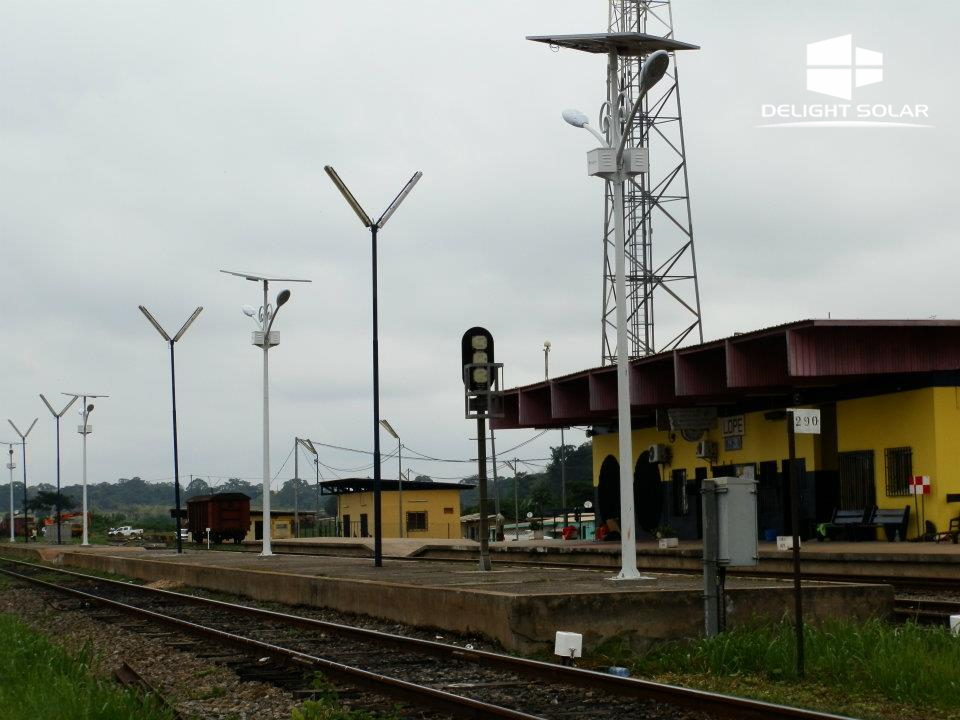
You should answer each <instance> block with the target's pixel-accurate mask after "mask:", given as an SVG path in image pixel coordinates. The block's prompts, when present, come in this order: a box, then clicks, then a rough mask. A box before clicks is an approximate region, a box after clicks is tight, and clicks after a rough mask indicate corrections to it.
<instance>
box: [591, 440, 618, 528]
mask: <svg viewBox="0 0 960 720" xmlns="http://www.w3.org/2000/svg"><path fill="white" fill-rule="evenodd" d="M597 505H598V507H597V508H596V511H597V525H598V526H599V524H600V523H601V522H605V521H607V520H609V519H610V518H617V519H619V518H620V463H618V462H617V459H616V458H615V457H614V456H613V455H607V456H606V457H605V458H604V459H603V463H602V464H601V465H600V477H599V482H598V484H597Z"/></svg>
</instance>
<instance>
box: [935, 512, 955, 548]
mask: <svg viewBox="0 0 960 720" xmlns="http://www.w3.org/2000/svg"><path fill="white" fill-rule="evenodd" d="M934 540H936V541H937V542H940V541H941V540H952V541H953V544H954V545H956V544H957V542H958V541H960V517H955V518H951V519H950V526H949V529H948V530H947V531H946V532H942V533H937V534H936V536H935V537H934Z"/></svg>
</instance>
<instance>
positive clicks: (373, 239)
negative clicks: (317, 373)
mask: <svg viewBox="0 0 960 720" xmlns="http://www.w3.org/2000/svg"><path fill="white" fill-rule="evenodd" d="M323 169H324V171H325V172H326V173H327V175H328V176H329V177H330V179H331V180H332V181H333V184H334V185H336V186H337V189H338V190H339V191H340V194H341V195H343V198H344V199H345V200H346V201H347V203H348V204H349V205H350V207H351V208H352V209H353V211H354V212H355V213H356V215H357V217H358V218H360V222H362V223H363V226H364V227H365V228H369V229H370V244H371V259H372V272H373V282H372V286H373V564H374V566H375V567H382V566H383V528H382V523H381V490H382V488H381V480H382V479H381V474H380V347H379V338H378V335H377V231H378V230H380V229H381V228H382V227H383V226H384V225H386V224H387V220H389V219H390V216H391V215H393V213H394V212H395V211H396V209H397V208H398V207H400V203H402V202H403V201H404V199H405V198H406V197H407V195H409V194H410V191H411V190H413V186H414V185H416V184H417V183H418V182H419V181H420V178H421V177H423V173H422V172H420V171H419V170H418V171H417V172H415V173H414V174H413V177H411V178H410V179H409V180H408V181H407V184H406V185H404V186H403V188H402V189H401V190H400V192H399V193H397V196H396V197H395V198H394V199H393V202H391V203H390V204H389V205H388V206H387V209H386V210H384V211H383V214H382V215H381V216H380V218H379V219H378V220H377V221H376V222H374V221H373V220H371V219H370V216H369V215H367V212H366V210H364V209H363V207H362V206H361V205H360V203H359V202H358V201H357V199H356V198H355V197H354V196H353V193H352V192H350V188H348V187H347V185H346V183H344V182H343V180H341V179H340V176H339V175H337V171H336V170H334V169H333V167H332V166H331V165H325V166H324V168H323Z"/></svg>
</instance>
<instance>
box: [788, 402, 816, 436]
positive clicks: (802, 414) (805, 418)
mask: <svg viewBox="0 0 960 720" xmlns="http://www.w3.org/2000/svg"><path fill="white" fill-rule="evenodd" d="M787 412H792V413H793V431H794V432H795V433H805V434H807V435H819V434H820V411H819V410H814V409H813V408H789V409H788V410H787Z"/></svg>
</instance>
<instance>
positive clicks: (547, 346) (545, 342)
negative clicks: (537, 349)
mask: <svg viewBox="0 0 960 720" xmlns="http://www.w3.org/2000/svg"><path fill="white" fill-rule="evenodd" d="M543 347H545V348H546V349H547V350H549V349H550V341H549V340H544V341H543Z"/></svg>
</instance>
